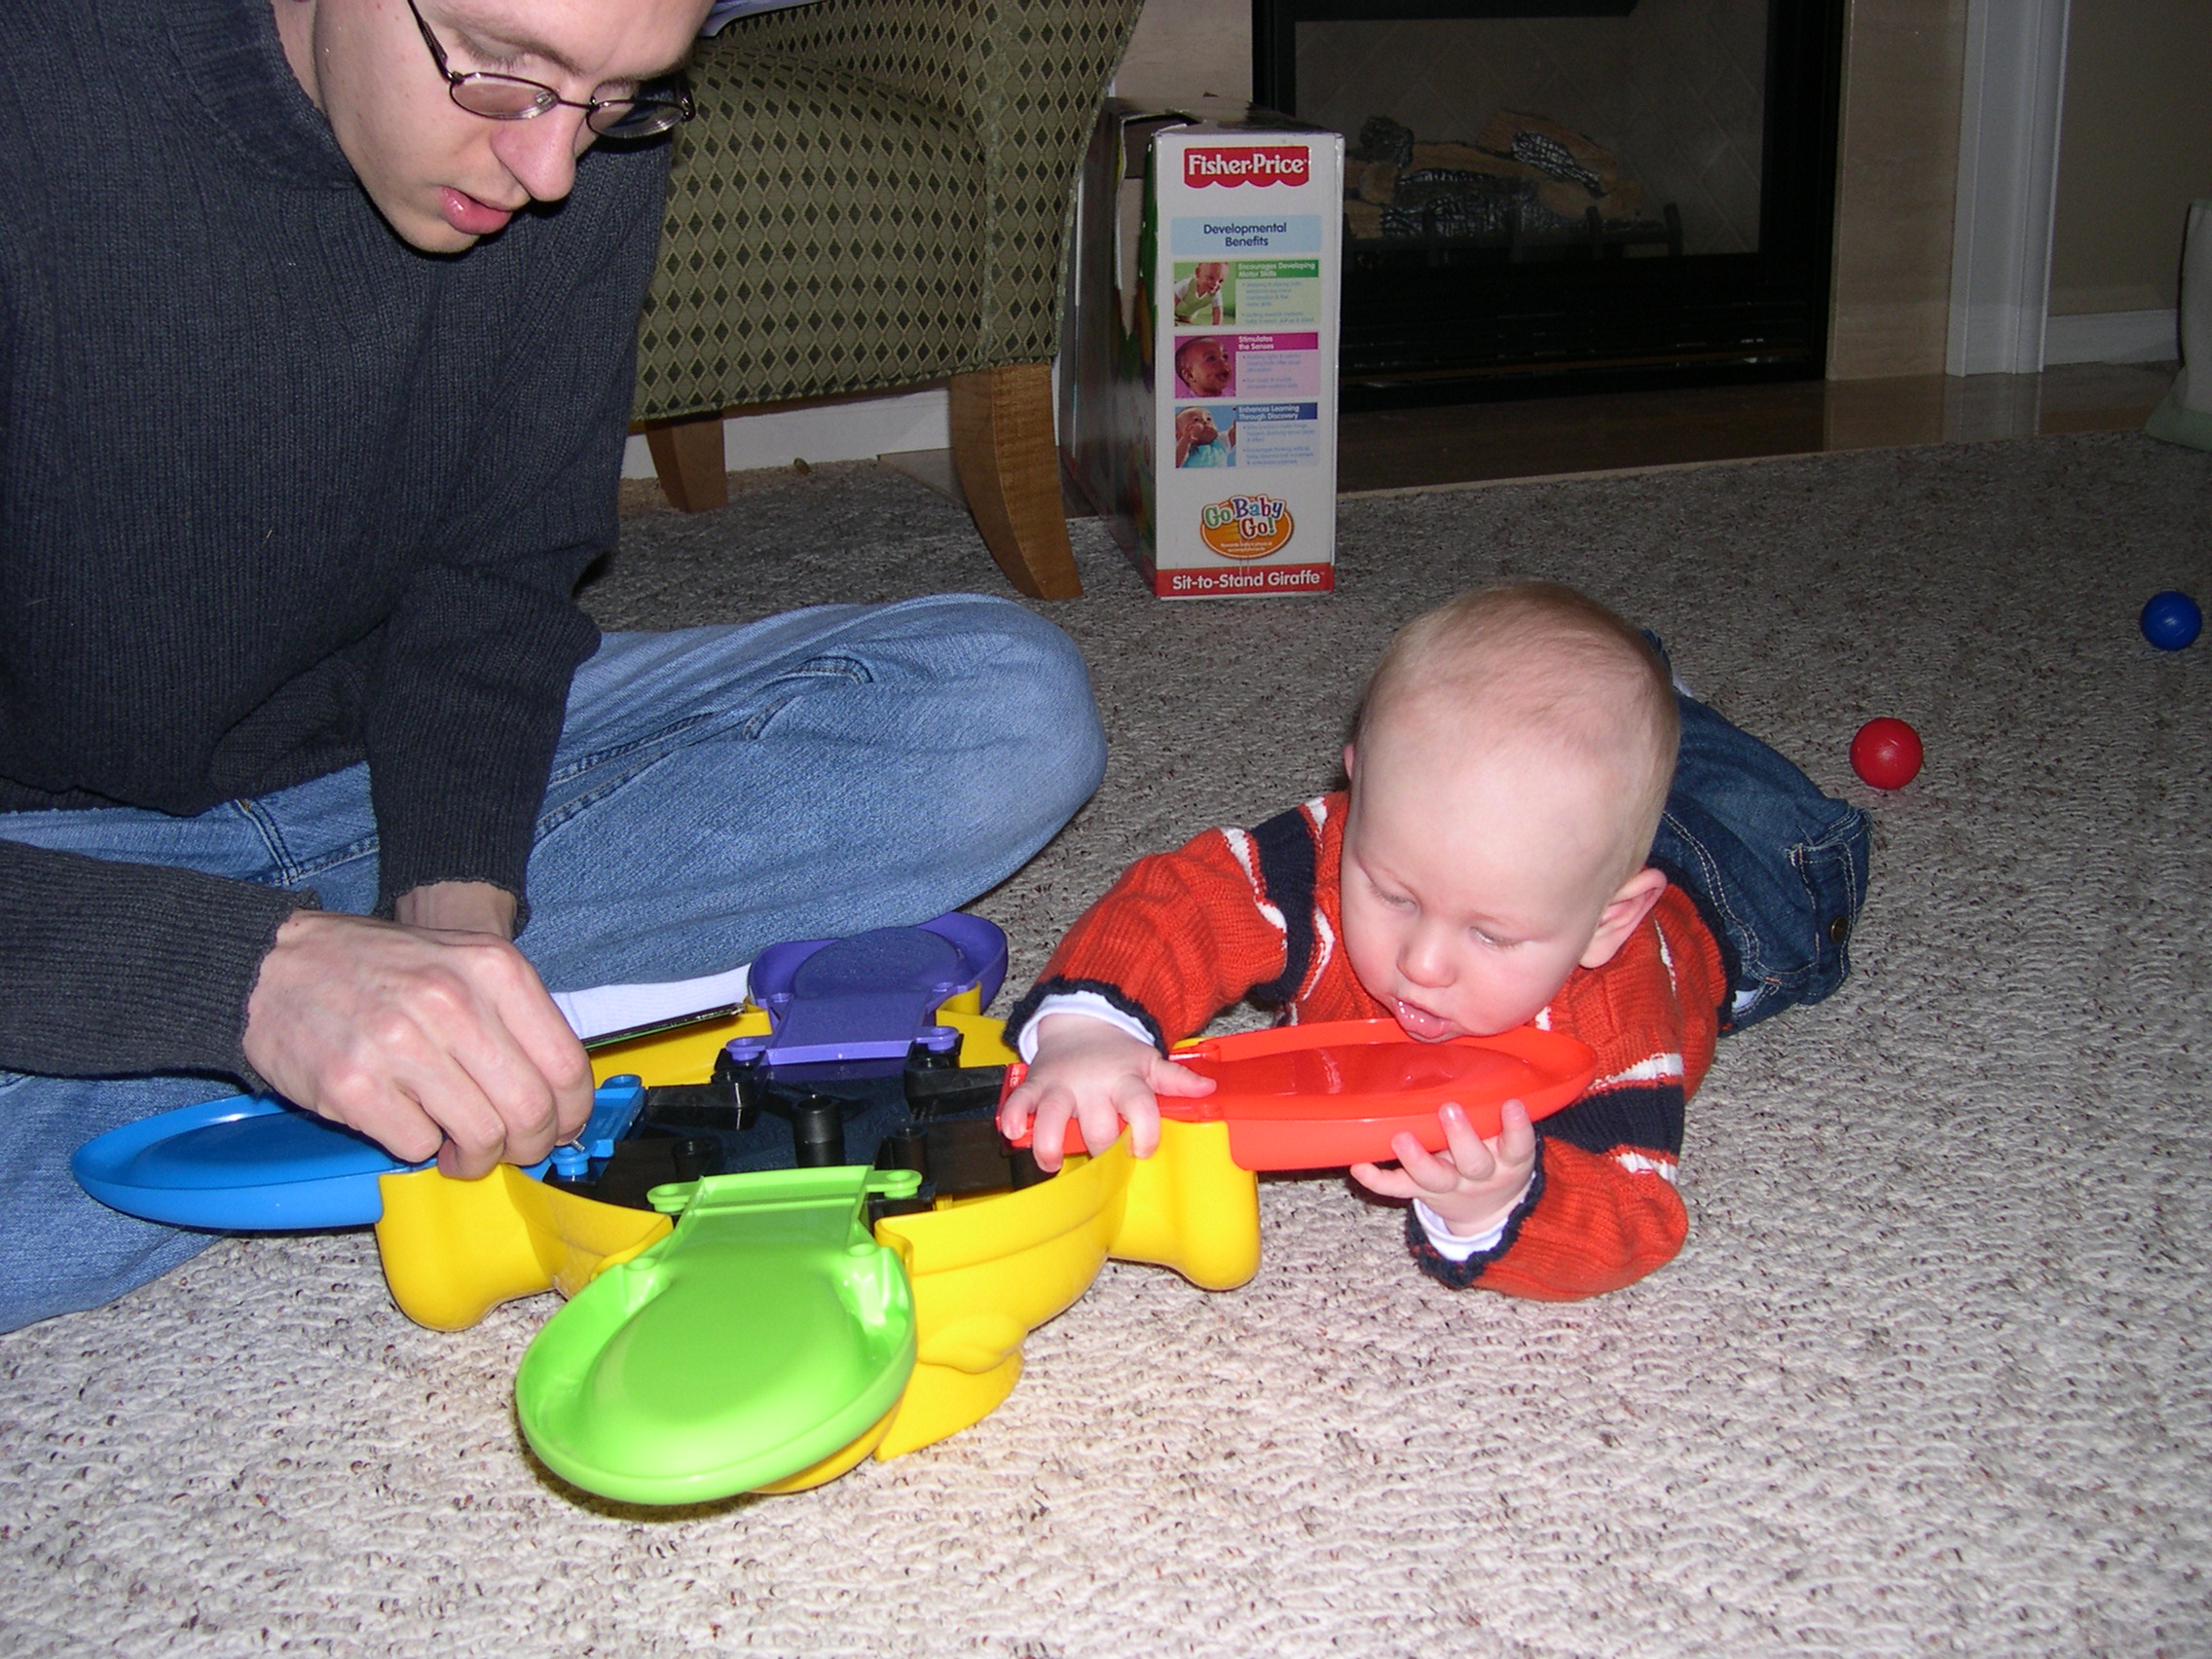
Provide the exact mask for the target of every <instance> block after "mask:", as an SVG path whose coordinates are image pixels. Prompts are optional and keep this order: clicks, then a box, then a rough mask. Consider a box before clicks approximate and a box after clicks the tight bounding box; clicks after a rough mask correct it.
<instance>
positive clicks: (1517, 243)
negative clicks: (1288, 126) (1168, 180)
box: [1254, 0, 1842, 405]
mask: <svg viewBox="0 0 2212 1659" xmlns="http://www.w3.org/2000/svg"><path fill="white" fill-rule="evenodd" d="M1841 12H1842V0H1394V3H1393V0H1255V8H1254V41H1255V76H1256V81H1257V93H1258V96H1259V99H1260V101H1261V102H1263V103H1267V104H1272V105H1273V106H1274V107H1277V108H1281V109H1285V110H1287V111H1288V112H1289V113H1291V114H1294V115H1296V116H1298V117H1299V118H1300V119H1302V120H1305V121H1309V122H1313V123H1315V124H1317V125H1319V126H1323V127H1327V128H1332V129H1335V130H1337V131H1339V132H1342V133H1343V134H1344V135H1345V143H1346V181H1345V202H1344V215H1345V261H1346V274H1345V311H1344V341H1345V348H1344V385H1345V388H1346V399H1347V402H1350V403H1352V404H1354V405H1357V404H1359V403H1361V402H1367V403H1376V402H1385V403H1387V402H1402V401H1406V400H1408V399H1409V398H1421V397H1440V396H1469V395H1475V396H1479V395H1483V394H1485V393H1486V392H1492V393H1494V392H1501V391H1502V392H1508V393H1511V392H1525V391H1530V390H1538V389H1569V388H1571V389H1589V388H1594V387H1597V386H1598V385H1600V384H1652V383H1654V382H1655V381H1660V380H1672V381H1676V382H1679V381H1682V380H1685V379H1688V380H1697V379H1703V380H1712V379H1718V378H1731V379H1732V378H1761V379H1765V378H1783V377H1789V376H1798V375H1803V376H1814V375H1818V374H1819V373H1820V372H1821V365H1822V356H1823V352H1824V350H1825V313H1826V307H1827V260H1828V246H1829V226H1828V221H1829V215H1830V211H1831V209H1830V203H1831V202H1832V200H1833V173H1834V152H1835V111H1836V85H1837V63H1838V59H1839V56H1840V44H1841V32H1842V31H1841Z"/></svg>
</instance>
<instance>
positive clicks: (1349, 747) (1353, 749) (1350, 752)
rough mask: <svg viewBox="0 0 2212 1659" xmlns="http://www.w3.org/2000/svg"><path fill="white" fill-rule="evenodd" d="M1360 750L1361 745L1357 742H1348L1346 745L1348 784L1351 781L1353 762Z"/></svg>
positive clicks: (1346, 780)
mask: <svg viewBox="0 0 2212 1659" xmlns="http://www.w3.org/2000/svg"><path fill="white" fill-rule="evenodd" d="M1358 750H1359V745H1358V744H1356V743H1347V744H1346V745H1345V782H1346V783H1347V784H1348V783H1350V782H1351V763H1352V760H1353V758H1354V757H1355V756H1356V755H1357V753H1358Z"/></svg>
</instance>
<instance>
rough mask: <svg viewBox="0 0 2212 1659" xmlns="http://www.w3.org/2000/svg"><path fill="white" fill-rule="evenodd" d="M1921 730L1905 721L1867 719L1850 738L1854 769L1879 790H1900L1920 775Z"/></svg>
mask: <svg viewBox="0 0 2212 1659" xmlns="http://www.w3.org/2000/svg"><path fill="white" fill-rule="evenodd" d="M1921 757H1922V756H1921V750H1920V733H1918V732H1916V731H1914V730H1913V729H1912V727H1910V726H1908V725H1906V724H1905V723H1904V721H1902V720H1893V719H1878V720H1868V721H1867V722H1866V723H1865V724H1864V725H1862V726H1861V727H1860V728H1859V735H1858V736H1857V737H1855V738H1853V739H1852V740H1851V769H1852V770H1853V771H1854V772H1857V773H1858V774H1859V775H1860V776H1861V777H1862V778H1864V779H1865V780H1866V781H1867V782H1868V783H1870V784H1872V785H1873V786H1874V787H1875V788H1876V789H1878V790H1901V789H1903V788H1904V787H1905V785H1907V784H1909V783H1911V782H1912V780H1913V779H1914V778H1916V777H1918V776H1919V775H1920V761H1921Z"/></svg>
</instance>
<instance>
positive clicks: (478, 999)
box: [244, 882, 592, 1179]
mask: <svg viewBox="0 0 2212 1659" xmlns="http://www.w3.org/2000/svg"><path fill="white" fill-rule="evenodd" d="M395 908H396V912H397V914H398V915H399V917H400V921H399V922H398V923H396V924H395V923H391V922H380V921H374V920H371V919H369V918H368V917H365V916H350V915H341V914H336V913H330V912H324V911H320V910H300V911H296V912H294V913H293V914H292V915H291V916H290V917H288V918H287V919H286V920H285V922H284V925H283V926H282V927H281V928H279V929H278V930H277V932H276V945H275V946H274V947H273V948H272V949H271V950H270V952H269V955H268V956H267V957H266V958H265V959H264V960H263V962H262V965H261V977H260V979H259V980H258V981H257V982H256V983H255V985H254V988H253V995H252V997H251V998H250V999H249V1000H248V1002H247V1004H246V1027H245V1043H244V1047H245V1057H246V1059H247V1060H248V1061H250V1062H251V1063H252V1065H253V1068H254V1070H256V1071H258V1072H259V1073H260V1074H261V1075H262V1076H263V1077H264V1078H266V1079H267V1080H268V1082H269V1085H270V1087H271V1088H275V1089H276V1091H277V1092H278V1093H280V1094H282V1095H283V1096H284V1097H285V1098H286V1099H288V1100H291V1101H293V1102H295V1103H296V1104H298V1105H301V1106H304V1107H306V1108H307V1109H308V1110H309V1111H311V1112H314V1113H316V1114H317V1115H319V1116H321V1117H325V1118H329V1119H331V1120H332V1121H334V1122H336V1123H340V1124H346V1125H347V1126H348V1127H349V1128H353V1129H358V1130H359V1131H360V1132H361V1133H363V1134H365V1135H367V1136H368V1137H369V1138H370V1139H371V1140H374V1141H376V1142H377V1143H378V1144H379V1145H381V1146H383V1147H384V1148H385V1149H386V1150H387V1151H388V1152H390V1153H391V1154H392V1155H393V1156H394V1157H396V1158H403V1159H406V1160H407V1161H409V1162H415V1161H420V1160H422V1159H425V1158H428V1157H429V1156H430V1155H431V1154H432V1153H435V1154H436V1155H437V1159H438V1167H439V1168H440V1169H442V1170H444V1171H445V1172H446V1173H447V1174H448V1175H456V1176H461V1177H462V1178H464V1179H473V1178H474V1177H476V1176H479V1175H484V1174H487V1173H489V1172H490V1171H491V1169H492V1167H493V1165H495V1164H497V1163H498V1162H500V1161H506V1162H509V1163H535V1162H536V1161H538V1160H539V1159H541V1158H543V1157H545V1156H546V1154H548V1153H549V1152H551V1151H552V1149H553V1148H554V1147H555V1146H556V1145H558V1144H559V1143H560V1142H562V1141H564V1140H566V1139H568V1138H569V1137H570V1136H571V1135H573V1134H575V1133H576V1132H577V1131H578V1130H580V1129H581V1128H582V1127H583V1124H584V1121H585V1120H586V1119H587V1118H588V1117H589V1116H590V1115H591V1096H592V1082H591V1062H590V1060H589V1059H588V1058H587V1057H586V1056H585V1054H584V1051H583V1046H582V1045H581V1044H580V1043H578V1042H577V1041H576V1039H575V1036H574V1035H573V1033H571V1031H570V1030H569V1026H568V1022H567V1021H565V1020H564V1019H563V1018H562V1017H561V1014H560V1011H559V1010H558V1009H556V1008H555V1007H554V1006H553V1001H552V999H551V998H550V997H548V996H547V995H546V994H545V987H544V985H542V984H541V983H540V982H539V981H538V977H537V974H536V971H535V969H533V968H532V967H531V965H530V963H529V961H528V960H527V959H526V958H525V957H524V956H523V954H522V952H521V951H519V950H517V949H516V948H515V947H514V946H513V945H512V944H510V943H508V942H507V939H506V934H507V930H508V929H509V928H510V927H511V926H512V925H513V921H514V900H513V899H512V898H511V897H510V896H508V895H507V894H504V893H501V892H499V891H498V889H496V888H491V887H487V886H484V885H482V884H479V883H473V882H441V883H439V884H437V885H435V886H431V887H424V888H419V889H417V890H416V891H415V892H413V893H409V894H407V895H405V896H404V897H402V898H401V899H400V901H399V903H398V904H397V906H395Z"/></svg>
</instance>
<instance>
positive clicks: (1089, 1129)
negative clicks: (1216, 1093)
mask: <svg viewBox="0 0 2212 1659" xmlns="http://www.w3.org/2000/svg"><path fill="white" fill-rule="evenodd" d="M1213 1087H1214V1086H1213V1080H1212V1079H1211V1078H1204V1077H1200V1076H1198V1074H1197V1073H1196V1072H1193V1071H1188V1070H1186V1069H1184V1068H1183V1067H1182V1066H1179V1065H1177V1064H1175V1063H1174V1062H1173V1061H1172V1060H1169V1059H1165V1058H1163V1057H1162V1056H1161V1052H1160V1051H1159V1050H1158V1049H1155V1048H1154V1047H1153V1046H1152V1045H1151V1044H1150V1043H1145V1042H1140V1041H1139V1040H1138V1039H1136V1038H1134V1037H1132V1036H1130V1035H1129V1034H1128V1033H1127V1032H1125V1031H1124V1030H1122V1029H1121V1028H1120V1027H1119V1026H1116V1025H1113V1024H1111V1023H1109V1022H1108V1021H1106V1020H1103V1019H1094V1018H1092V1017H1091V1016H1090V1015H1088V1014H1047V1015H1046V1016H1045V1017H1044V1018H1043V1019H1040V1020H1039V1021H1038V1022H1037V1053H1036V1057H1035V1058H1034V1059H1032V1060H1031V1061H1030V1062H1029V1075H1028V1076H1027V1077H1025V1078H1024V1079H1022V1082H1021V1087H1020V1088H1016V1089H1015V1090H1014V1092H1013V1093H1011V1094H1009V1095H1008V1096H1007V1097H1006V1104H1005V1105H1003V1106H1001V1107H1000V1108H999V1128H1000V1130H1001V1131H1002V1132H1003V1133H1005V1134H1006V1135H1008V1136H1010V1137H1012V1136H1014V1135H1018V1134H1020V1133H1021V1130H1022V1126H1023V1125H1024V1124H1030V1125H1031V1128H1030V1146H1031V1149H1032V1151H1033V1152H1034V1153H1035V1154H1036V1158H1037V1167H1038V1168H1040V1169H1045V1170H1052V1169H1057V1168H1058V1167H1059V1166H1060V1153H1061V1150H1062V1147H1063V1145H1064V1142H1065V1135H1066V1131H1067V1124H1068V1120H1069V1119H1071V1118H1072V1119H1074V1120H1075V1121H1076V1122H1077V1123H1078V1124H1082V1125H1083V1143H1084V1145H1086V1146H1088V1148H1089V1149H1090V1150H1091V1151H1092V1152H1093V1153H1100V1152H1104V1151H1105V1150H1106V1149H1107V1148H1108V1147H1110V1146H1112V1145H1113V1144H1114V1140H1115V1137H1116V1136H1118V1135H1120V1134H1121V1132H1122V1124H1124V1123H1126V1124H1128V1125H1129V1139H1130V1149H1131V1150H1132V1151H1133V1152H1135V1154H1136V1155H1137V1156H1138V1157H1139V1158H1150V1157H1151V1156H1152V1154H1153V1149H1154V1148H1155V1147H1157V1146H1159V1144H1160V1102H1159V1100H1158V1099H1157V1098H1156V1097H1157V1096H1158V1095H1161V1094H1168V1095H1176V1096H1180V1097H1183V1098H1186V1099H1188V1098H1192V1097H1195V1096H1198V1095H1201V1094H1211V1093H1212V1092H1213Z"/></svg>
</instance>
